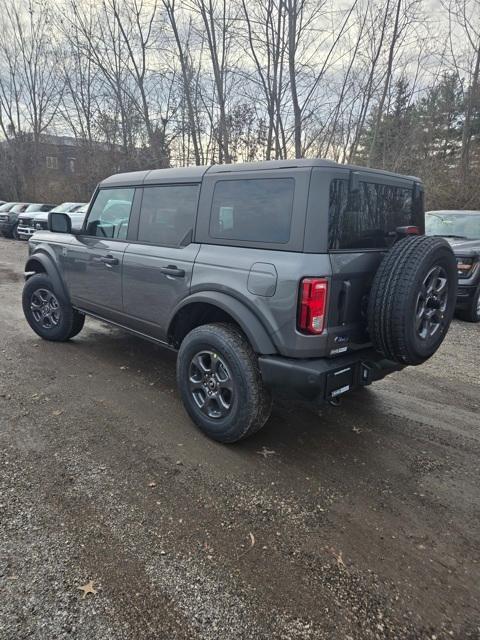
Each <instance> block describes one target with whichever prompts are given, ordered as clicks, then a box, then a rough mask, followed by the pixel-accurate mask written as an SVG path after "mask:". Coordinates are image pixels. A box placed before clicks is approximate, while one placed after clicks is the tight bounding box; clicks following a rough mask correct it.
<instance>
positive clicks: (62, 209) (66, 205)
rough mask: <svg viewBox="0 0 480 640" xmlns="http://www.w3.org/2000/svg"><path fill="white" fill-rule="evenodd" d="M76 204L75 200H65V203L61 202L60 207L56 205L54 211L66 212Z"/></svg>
mask: <svg viewBox="0 0 480 640" xmlns="http://www.w3.org/2000/svg"><path fill="white" fill-rule="evenodd" d="M74 206H75V203H74V202H64V203H63V204H59V205H58V207H54V208H53V209H52V213H65V212H66V211H70V209H71V208H72V207H74Z"/></svg>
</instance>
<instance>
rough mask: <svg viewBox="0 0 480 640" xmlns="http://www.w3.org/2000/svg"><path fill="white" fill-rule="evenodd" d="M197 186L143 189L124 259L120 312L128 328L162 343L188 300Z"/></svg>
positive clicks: (194, 251) (166, 186) (192, 260)
mask: <svg viewBox="0 0 480 640" xmlns="http://www.w3.org/2000/svg"><path fill="white" fill-rule="evenodd" d="M198 192H199V185H198V184H176V185H161V186H145V187H144V189H143V197H142V204H141V208H140V217H139V222H138V239H137V242H131V243H130V244H129V245H128V247H127V249H126V251H125V254H124V258H123V310H124V313H125V314H126V315H128V322H129V326H131V327H132V328H136V329H137V330H138V331H143V332H145V333H147V334H149V335H152V336H154V337H156V338H159V339H161V340H164V339H165V338H166V333H167V328H168V327H167V324H168V320H169V318H170V317H171V313H172V310H173V309H174V307H175V306H176V305H177V303H178V302H179V301H180V300H182V299H183V298H184V297H185V296H187V295H188V293H189V291H190V286H191V280H192V273H193V265H194V262H195V258H196V256H197V253H198V250H199V248H200V246H199V245H198V244H195V243H192V233H193V227H194V224H195V216H196V211H197V203H198Z"/></svg>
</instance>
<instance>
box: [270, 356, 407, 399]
mask: <svg viewBox="0 0 480 640" xmlns="http://www.w3.org/2000/svg"><path fill="white" fill-rule="evenodd" d="M258 363H259V366H260V371H261V373H262V378H263V381H264V383H265V384H266V385H267V386H268V387H273V388H275V387H277V388H286V389H289V390H293V391H295V392H297V393H298V394H300V395H301V396H303V397H304V398H307V399H308V400H317V401H320V402H321V401H324V400H333V399H335V398H337V397H338V396H340V395H343V394H344V393H346V392H347V391H351V390H352V389H355V388H357V387H364V386H366V385H369V384H371V383H372V382H374V381H375V380H381V379H382V378H384V377H385V376H387V375H388V374H390V373H393V372H394V371H400V370H401V369H403V368H404V367H403V365H401V364H398V363H396V362H392V361H391V360H386V359H385V358H383V357H382V356H381V355H380V354H379V353H377V352H376V351H374V350H373V349H365V350H362V351H358V352H356V353H352V354H348V355H345V356H340V357H338V358H332V359H329V358H320V359H312V360H310V359H308V360H297V359H294V358H285V357H282V356H261V357H260V358H259V359H258Z"/></svg>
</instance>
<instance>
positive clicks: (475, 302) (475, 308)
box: [425, 211, 480, 322]
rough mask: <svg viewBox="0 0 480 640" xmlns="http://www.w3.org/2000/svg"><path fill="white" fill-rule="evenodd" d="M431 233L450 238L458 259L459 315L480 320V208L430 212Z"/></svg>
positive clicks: (428, 230) (428, 225) (428, 228)
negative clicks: (476, 209) (477, 209)
mask: <svg viewBox="0 0 480 640" xmlns="http://www.w3.org/2000/svg"><path fill="white" fill-rule="evenodd" d="M425 229H426V233H427V234H428V235H436V236H442V237H444V238H446V239H447V240H448V242H449V243H450V244H451V246H452V249H453V251H454V253H455V257H456V259H457V273H458V295H457V315H458V316H459V317H460V318H462V319H463V320H468V321H469V322H480V211H428V212H427V213H426V215H425Z"/></svg>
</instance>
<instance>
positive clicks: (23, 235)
mask: <svg viewBox="0 0 480 640" xmlns="http://www.w3.org/2000/svg"><path fill="white" fill-rule="evenodd" d="M54 207H55V205H54V204H42V203H39V202H34V203H32V204H29V205H28V207H27V208H26V209H25V211H24V213H22V214H21V215H19V216H18V227H17V233H18V237H19V238H20V239H21V240H28V239H29V238H30V237H31V236H32V235H33V234H34V233H35V220H36V217H37V216H38V215H39V214H40V213H43V212H44V211H51V210H52V209H53V208H54Z"/></svg>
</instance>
